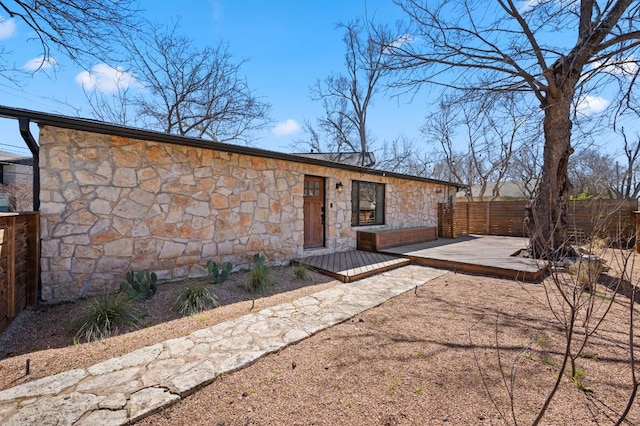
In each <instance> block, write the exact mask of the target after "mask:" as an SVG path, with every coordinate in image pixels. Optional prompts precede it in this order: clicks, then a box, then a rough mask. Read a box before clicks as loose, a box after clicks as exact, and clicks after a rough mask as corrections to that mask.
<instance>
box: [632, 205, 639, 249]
mask: <svg viewBox="0 0 640 426" xmlns="http://www.w3.org/2000/svg"><path fill="white" fill-rule="evenodd" d="M633 214H634V216H635V217H636V251H637V252H638V253H640V238H638V237H640V232H638V231H640V211H634V212H633Z"/></svg>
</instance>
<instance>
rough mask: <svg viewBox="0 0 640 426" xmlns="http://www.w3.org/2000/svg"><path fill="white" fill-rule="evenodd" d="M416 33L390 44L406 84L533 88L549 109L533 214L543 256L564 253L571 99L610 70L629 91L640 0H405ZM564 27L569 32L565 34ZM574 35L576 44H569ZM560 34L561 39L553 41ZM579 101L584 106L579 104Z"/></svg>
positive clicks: (478, 89)
mask: <svg viewBox="0 0 640 426" xmlns="http://www.w3.org/2000/svg"><path fill="white" fill-rule="evenodd" d="M397 3H398V4H399V5H400V6H401V7H402V9H403V10H404V11H405V13H406V14H407V16H408V18H409V21H410V25H411V27H410V28H408V30H407V32H408V34H410V38H411V40H412V42H409V43H404V44H395V45H391V44H390V45H389V50H390V51H391V52H392V53H393V55H394V57H395V62H394V68H397V69H403V70H407V71H409V74H408V75H407V77H406V78H404V79H403V81H402V84H404V85H409V86H420V85H422V84H424V83H435V84H439V85H442V86H445V87H448V88H452V89H461V90H464V91H465V92H466V93H467V95H468V96H471V95H473V94H477V95H484V94H487V93H494V92H528V93H532V94H533V95H534V96H535V99H537V101H538V102H539V104H540V107H541V108H542V111H543V114H544V119H543V129H544V136H545V144H544V154H543V158H544V162H543V170H542V176H541V180H540V184H539V189H538V194H537V197H536V198H535V200H534V201H533V202H532V203H531V206H530V209H529V220H530V227H531V229H537V230H539V231H540V232H539V233H532V234H531V235H532V238H531V239H532V241H531V242H532V247H533V249H534V252H535V253H536V254H538V255H543V254H544V253H549V252H548V251H545V250H544V248H545V247H553V248H554V250H552V251H551V254H552V255H553V256H554V257H557V256H562V255H563V254H564V252H565V242H566V237H567V203H568V201H569V196H570V194H571V189H572V188H571V183H570V182H569V179H568V175H567V166H568V161H569V156H570V155H571V153H572V152H573V148H572V146H571V129H572V121H571V117H572V108H574V106H575V104H577V103H578V102H579V101H581V100H584V96H583V97H582V98H579V97H577V95H576V94H577V93H580V94H582V95H586V94H588V93H590V90H591V89H593V87H594V86H595V85H596V84H603V81H604V80H603V79H604V78H605V77H611V78H614V79H616V81H617V82H618V83H619V84H620V85H621V86H622V87H623V89H624V90H622V91H621V92H620V93H621V96H622V97H624V98H625V99H627V100H628V99H630V98H631V97H632V96H633V92H632V90H631V87H632V86H633V84H634V83H635V81H636V79H637V77H638V74H639V72H640V71H639V70H640V67H638V61H639V59H638V58H639V57H640V56H638V55H637V53H638V50H640V5H639V4H638V3H637V2H634V1H632V0H615V1H613V0H611V1H597V0H581V1H566V2H558V1H555V0H537V1H535V2H525V3H521V2H518V3H517V4H516V2H515V1H513V0H496V1H495V2H491V3H487V2H486V1H475V0H452V1H441V2H439V4H433V3H426V2H422V1H419V0H397ZM558 33H563V36H562V37H558V36H557V34H558ZM571 38H573V39H574V40H575V42H573V44H571V43H567V41H568V40H570V39H571ZM554 42H557V43H556V45H553V44H552V43H554ZM574 109H575V108H574Z"/></svg>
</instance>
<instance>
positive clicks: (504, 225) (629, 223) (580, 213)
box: [438, 199, 637, 239]
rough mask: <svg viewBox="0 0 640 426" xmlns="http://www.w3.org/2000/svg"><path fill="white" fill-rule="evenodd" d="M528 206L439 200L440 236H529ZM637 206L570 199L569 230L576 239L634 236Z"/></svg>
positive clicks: (523, 203) (629, 201)
mask: <svg viewBox="0 0 640 426" xmlns="http://www.w3.org/2000/svg"><path fill="white" fill-rule="evenodd" d="M526 206H527V201H489V202H474V203H456V204H438V236H439V237H441V238H457V237H459V236H463V235H469V234H479V235H504V236H513V237H523V236H527V235H528V233H527V229H526V225H525V222H524V219H525V216H526V211H525V208H526ZM636 210H637V201H636V200H635V199H626V200H586V201H570V202H569V212H568V224H569V234H570V235H571V236H573V237H575V238H576V239H581V238H583V237H585V236H591V235H597V236H601V237H605V236H608V237H621V236H622V237H625V238H627V237H631V236H633V235H635V220H636V219H635V217H634V215H633V212H634V211H636Z"/></svg>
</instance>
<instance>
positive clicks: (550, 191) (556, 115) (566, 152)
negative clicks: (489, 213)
mask: <svg viewBox="0 0 640 426" xmlns="http://www.w3.org/2000/svg"><path fill="white" fill-rule="evenodd" d="M571 80H572V79H571V78H566V77H565V78H564V81H563V82H562V83H560V84H559V85H558V89H559V90H558V92H559V93H558V94H557V95H556V96H555V97H551V95H550V94H547V97H546V100H545V102H544V103H543V104H542V108H543V110H544V125H543V127H544V136H545V144H544V165H543V168H542V176H541V178H540V186H539V188H538V194H537V196H536V197H535V198H534V199H533V200H532V202H531V203H530V204H529V206H528V208H527V219H528V220H527V228H528V231H529V238H530V244H531V249H532V251H533V255H534V256H535V257H536V258H545V259H559V258H562V257H564V256H566V255H567V254H568V253H569V252H570V248H569V246H568V245H567V235H568V232H567V231H568V224H567V210H568V204H569V197H570V195H571V191H572V185H571V183H570V182H569V177H568V175H567V165H568V162H569V156H570V155H571V154H572V153H573V148H572V147H571V127H572V123H571V119H570V114H571V101H572V99H573V94H574V87H575V82H574V81H571ZM556 81H561V80H560V79H558V80H556Z"/></svg>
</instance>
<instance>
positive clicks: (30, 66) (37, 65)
mask: <svg viewBox="0 0 640 426" xmlns="http://www.w3.org/2000/svg"><path fill="white" fill-rule="evenodd" d="M57 64H58V60H57V59H56V58H54V57H53V56H50V57H48V58H44V57H43V56H40V57H38V58H33V59H29V61H27V63H26V64H24V65H23V66H22V69H24V70H27V71H32V72H33V71H38V70H43V69H47V68H53V67H55V66H56V65H57Z"/></svg>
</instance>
